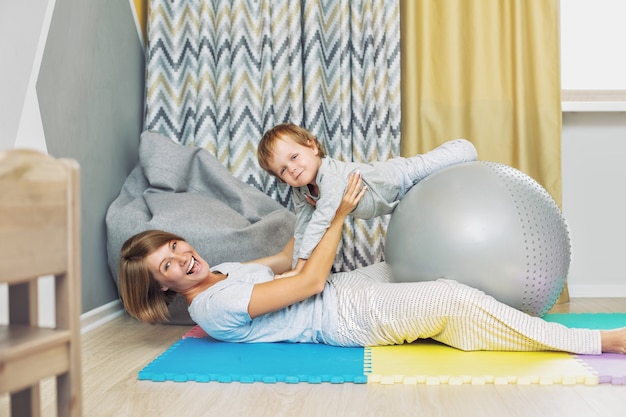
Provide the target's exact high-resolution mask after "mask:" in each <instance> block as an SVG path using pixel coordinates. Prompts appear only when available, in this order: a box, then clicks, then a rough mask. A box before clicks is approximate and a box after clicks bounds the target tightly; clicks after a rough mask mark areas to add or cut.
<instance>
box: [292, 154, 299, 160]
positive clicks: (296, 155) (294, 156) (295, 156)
mask: <svg viewBox="0 0 626 417" xmlns="http://www.w3.org/2000/svg"><path fill="white" fill-rule="evenodd" d="M297 157H298V154H297V153H296V154H293V155H292V156H291V160H292V161H293V160H294V159H296V158H297Z"/></svg>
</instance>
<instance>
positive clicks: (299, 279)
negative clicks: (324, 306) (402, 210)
mask: <svg viewBox="0 0 626 417" xmlns="http://www.w3.org/2000/svg"><path fill="white" fill-rule="evenodd" d="M365 190H366V187H365V186H363V185H362V180H361V176H360V175H358V174H353V175H352V176H351V177H350V180H349V183H348V187H347V188H346V192H345V193H344V196H343V199H342V201H341V204H340V205H339V208H338V209H337V213H336V215H335V217H334V218H333V220H332V221H331V223H330V226H329V227H328V229H327V230H326V233H325V234H324V236H323V237H322V240H321V241H320V243H319V244H318V245H317V247H316V248H315V250H314V251H313V253H311V257H310V258H309V260H308V261H307V263H306V264H305V265H304V268H303V269H302V271H300V273H299V274H297V275H294V276H292V277H287V278H283V279H275V280H273V281H269V282H264V283H261V284H256V285H255V286H254V288H253V290H252V295H251V297H250V303H249V304H248V314H250V317H252V318H254V317H258V316H260V315H262V314H266V313H269V312H271V311H276V310H279V309H281V308H284V307H287V306H289V305H291V304H294V303H297V302H299V301H302V300H304V299H306V298H309V297H311V296H312V295H315V294H318V293H320V292H322V291H323V290H324V286H325V285H326V279H327V278H328V274H329V273H330V268H331V267H332V265H333V262H334V260H335V255H336V254H337V246H338V245H339V239H340V238H341V231H342V229H343V222H344V220H345V218H346V216H347V215H348V214H349V213H350V212H351V211H352V210H353V209H354V207H355V206H356V204H357V203H358V202H359V200H360V199H361V197H363V194H364V193H365Z"/></svg>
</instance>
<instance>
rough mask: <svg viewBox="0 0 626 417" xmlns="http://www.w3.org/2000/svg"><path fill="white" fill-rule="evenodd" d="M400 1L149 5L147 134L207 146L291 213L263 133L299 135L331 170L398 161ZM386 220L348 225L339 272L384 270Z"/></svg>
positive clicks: (162, 0)
mask: <svg viewBox="0 0 626 417" xmlns="http://www.w3.org/2000/svg"><path fill="white" fill-rule="evenodd" d="M399 25H400V16H399V0H393V1H391V0H385V1H375V0H370V1H364V0H361V1H354V0H352V1H351V0H326V1H321V0H301V1H288V0H257V1H254V0H231V1H217V0H213V1H211V0H188V1H182V0H180V1H172V0H151V2H150V7H149V17H148V46H147V53H146V55H147V64H146V101H145V103H146V109H145V126H144V129H146V130H154V131H158V132H160V133H162V134H164V135H166V136H168V137H170V138H172V140H175V141H178V142H180V143H182V144H188V145H195V146H201V147H203V148H205V149H207V150H209V151H210V152H212V153H213V154H215V155H216V156H217V158H218V159H219V160H220V161H221V162H222V163H223V164H224V165H225V166H226V167H228V169H229V170H230V172H231V173H232V174H233V175H234V176H235V177H236V178H238V179H240V180H242V181H244V182H246V183H248V184H250V185H252V186H255V187H257V188H259V189H260V190H262V191H264V192H265V193H267V194H268V195H270V196H271V197H273V198H275V199H276V200H277V201H279V202H280V203H281V204H283V205H285V206H286V207H291V193H290V190H289V188H288V187H286V186H285V185H284V184H278V183H277V182H276V181H275V180H274V179H273V178H272V177H271V176H269V175H267V174H265V172H263V171H262V170H261V169H260V167H259V166H258V163H257V160H256V146H257V143H258V141H259V140H260V138H261V136H262V134H263V132H265V130H267V129H269V128H270V127H272V126H273V125H275V124H277V123H282V122H286V121H290V122H293V123H296V124H299V125H301V126H303V127H305V128H307V129H308V130H310V131H311V132H313V133H314V134H316V135H317V136H318V138H319V139H320V140H321V141H322V142H323V143H324V144H325V146H326V149H327V151H328V154H329V155H330V156H332V157H334V158H338V159H342V160H348V161H349V160H354V161H373V160H385V159H388V158H391V157H394V156H398V155H399V153H400V27H399ZM387 223H388V216H386V217H383V218H378V219H373V220H368V221H364V220H353V219H348V220H346V224H345V225H344V233H343V243H342V249H341V250H339V251H338V253H339V255H338V257H337V259H336V261H335V265H334V269H335V270H336V271H342V270H348V269H352V268H355V267H359V266H364V265H369V264H371V263H373V262H377V261H379V260H382V259H383V244H384V231H385V229H386V226H387Z"/></svg>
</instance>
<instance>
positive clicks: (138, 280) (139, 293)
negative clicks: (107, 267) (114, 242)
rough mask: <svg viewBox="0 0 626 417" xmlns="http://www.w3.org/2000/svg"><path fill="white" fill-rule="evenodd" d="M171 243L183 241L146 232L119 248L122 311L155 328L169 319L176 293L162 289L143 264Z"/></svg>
mask: <svg viewBox="0 0 626 417" xmlns="http://www.w3.org/2000/svg"><path fill="white" fill-rule="evenodd" d="M172 240H180V241H184V240H185V239H183V238H181V237H180V236H177V235H175V234H172V233H168V232H164V231H162V230H146V231H144V232H141V233H138V234H136V235H134V236H133V237H131V238H129V239H128V240H127V241H126V242H125V243H124V245H123V246H122V250H121V254H120V255H121V256H120V262H119V267H118V280H119V295H120V298H121V300H122V305H123V306H124V309H125V310H126V311H127V312H128V314H130V315H131V316H133V317H135V318H136V319H138V320H141V321H145V322H147V323H152V324H154V323H159V322H163V321H167V320H169V318H170V312H169V309H168V305H169V303H170V302H171V301H172V300H173V299H174V296H175V295H176V293H175V292H174V291H171V290H167V291H163V290H162V289H161V285H160V284H159V283H158V282H157V281H156V280H155V279H154V277H153V276H152V274H151V273H150V272H149V271H148V266H147V265H146V262H145V260H146V257H147V256H148V255H150V254H151V253H152V252H154V251H155V250H157V249H159V248H161V247H162V246H163V245H165V244H168V243H169V242H171V241H172Z"/></svg>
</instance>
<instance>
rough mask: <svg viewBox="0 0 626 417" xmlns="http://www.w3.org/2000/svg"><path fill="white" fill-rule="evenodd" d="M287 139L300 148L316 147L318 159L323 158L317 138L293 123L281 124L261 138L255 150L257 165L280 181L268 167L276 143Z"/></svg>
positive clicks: (322, 148) (322, 150) (323, 153)
mask: <svg viewBox="0 0 626 417" xmlns="http://www.w3.org/2000/svg"><path fill="white" fill-rule="evenodd" d="M285 137H287V138H289V139H291V140H293V141H294V142H296V143H297V144H299V145H302V146H308V147H312V146H315V147H317V150H318V152H319V157H320V158H323V157H324V156H325V154H326V153H325V152H324V147H323V146H322V144H321V143H320V141H319V140H318V139H317V137H316V136H315V135H314V134H312V133H311V132H309V131H308V130H306V129H304V128H302V127H300V126H298V125H295V124H293V123H282V124H278V125H276V126H274V127H273V128H271V129H270V130H268V131H267V132H265V134H264V135H263V137H262V138H261V141H260V142H259V146H258V147H257V150H256V156H257V159H258V160H259V165H260V166H261V168H263V169H264V170H265V171H267V172H268V173H269V174H271V175H273V176H275V177H277V178H278V179H280V177H279V176H278V174H276V173H275V172H273V171H272V169H271V168H270V166H269V162H270V159H271V158H272V157H273V156H274V148H275V146H276V141H277V140H279V139H282V138H285Z"/></svg>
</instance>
